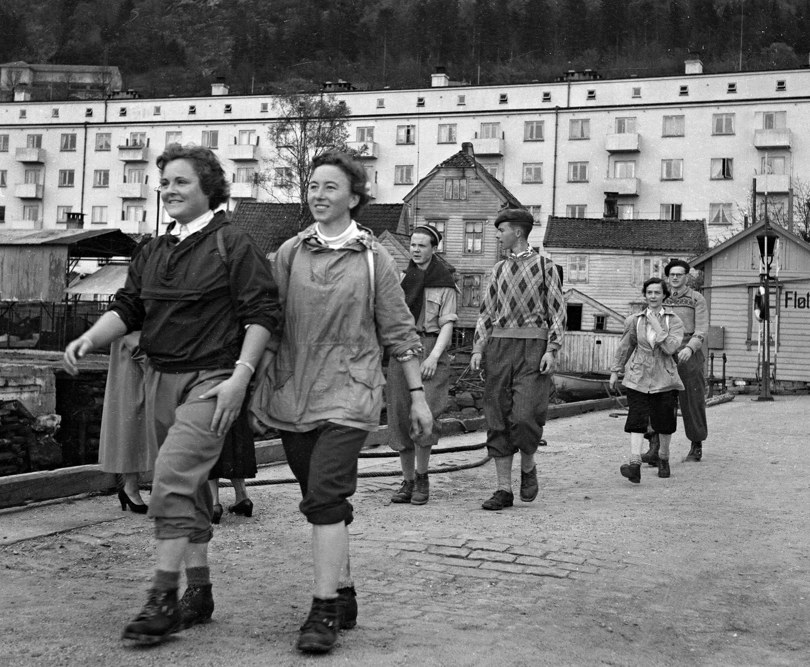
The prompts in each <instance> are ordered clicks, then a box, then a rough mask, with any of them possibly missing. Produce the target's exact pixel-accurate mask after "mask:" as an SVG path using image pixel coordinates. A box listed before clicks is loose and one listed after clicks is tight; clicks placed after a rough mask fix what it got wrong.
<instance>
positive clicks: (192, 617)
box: [178, 584, 214, 630]
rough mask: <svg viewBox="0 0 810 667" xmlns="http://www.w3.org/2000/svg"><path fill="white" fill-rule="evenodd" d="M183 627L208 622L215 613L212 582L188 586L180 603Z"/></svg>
mask: <svg viewBox="0 0 810 667" xmlns="http://www.w3.org/2000/svg"><path fill="white" fill-rule="evenodd" d="M178 606H179V607H180V619H181V626H182V629H183V630H185V629H187V628H190V627H192V626H194V625H197V624H199V623H208V621H210V620H211V616H212V615H213V613H214V596H213V595H212V594H211V584H205V585H203V586H188V587H186V592H185V593H183V597H182V598H180V602H179V603H178Z"/></svg>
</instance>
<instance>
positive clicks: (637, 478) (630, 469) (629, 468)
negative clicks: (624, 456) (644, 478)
mask: <svg viewBox="0 0 810 667" xmlns="http://www.w3.org/2000/svg"><path fill="white" fill-rule="evenodd" d="M619 472H621V473H622V477H627V479H628V480H630V481H631V482H633V484H638V483H639V482H641V464H640V463H625V464H624V465H622V466H621V467H620V468H619Z"/></svg>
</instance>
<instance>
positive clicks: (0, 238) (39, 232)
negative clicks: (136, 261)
mask: <svg viewBox="0 0 810 667" xmlns="http://www.w3.org/2000/svg"><path fill="white" fill-rule="evenodd" d="M4 245H14V246H19V245H30V246H41V245H60V246H69V250H68V253H69V255H70V256H71V257H129V256H130V254H131V253H132V251H133V250H134V249H135V246H136V245H137V241H136V240H135V238H133V236H130V235H128V234H124V232H122V231H121V230H120V229H30V230H28V229H18V230H9V231H0V246H4Z"/></svg>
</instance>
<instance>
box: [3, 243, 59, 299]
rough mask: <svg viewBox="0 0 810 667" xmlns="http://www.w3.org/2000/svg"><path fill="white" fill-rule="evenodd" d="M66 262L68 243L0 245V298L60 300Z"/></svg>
mask: <svg viewBox="0 0 810 667" xmlns="http://www.w3.org/2000/svg"><path fill="white" fill-rule="evenodd" d="M66 262H67V246H46V245H37V246H23V245H19V246H18V245H7V246H2V247H0V300H6V301H53V302H57V303H58V302H60V301H62V300H63V299H64V298H65V266H66Z"/></svg>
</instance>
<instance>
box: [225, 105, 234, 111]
mask: <svg viewBox="0 0 810 667" xmlns="http://www.w3.org/2000/svg"><path fill="white" fill-rule="evenodd" d="M232 111H233V107H232V106H231V105H230V104H226V105H225V109H224V112H225V113H231V112H232Z"/></svg>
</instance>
